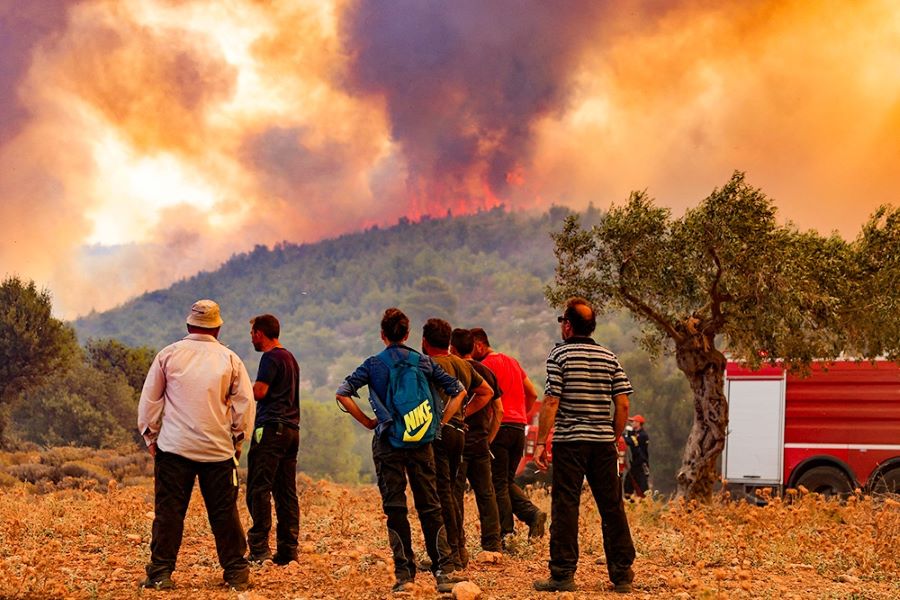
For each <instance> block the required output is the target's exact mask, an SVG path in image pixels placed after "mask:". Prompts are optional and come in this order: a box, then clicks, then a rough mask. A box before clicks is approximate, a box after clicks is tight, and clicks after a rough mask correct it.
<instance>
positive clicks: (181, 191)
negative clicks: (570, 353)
mask: <svg viewBox="0 0 900 600" xmlns="http://www.w3.org/2000/svg"><path fill="white" fill-rule="evenodd" d="M527 4H528V10H525V9H523V6H524V5H523V3H522V2H519V0H498V1H496V2H490V3H486V2H483V1H475V0H459V1H458V2H453V3H446V2H425V1H419V0H405V1H403V2H399V1H394V2H370V1H367V2H358V1H352V2H350V1H341V0H337V1H335V2H332V3H330V4H329V3H325V2H320V1H319V0H306V1H298V0H283V1H266V2H263V1H262V0H234V1H232V2H228V3H223V2H216V1H213V0H206V1H190V0H32V1H31V2H28V3H20V2H15V0H0V233H2V235H0V276H5V275H12V274H18V275H20V276H23V277H27V278H33V279H35V280H36V281H38V282H39V283H40V284H41V285H46V286H47V287H49V289H50V290H51V291H52V293H53V296H54V304H55V308H56V311H57V313H58V314H60V315H61V316H64V317H73V316H75V315H78V314H83V313H84V312H86V311H89V310H91V309H97V310H102V309H106V308H110V307H112V306H114V305H116V304H118V303H120V302H122V301H124V300H126V299H127V298H129V297H131V296H133V295H135V294H138V293H142V292H144V291H146V290H150V289H155V288H158V287H163V286H166V285H168V284H170V283H172V282H173V281H175V280H177V279H179V278H181V277H185V276H189V275H191V274H193V273H194V272H196V271H198V270H201V269H212V268H215V267H216V266H217V265H218V264H220V263H221V262H222V261H223V260H225V259H227V258H228V256H230V255H231V254H233V253H235V252H240V251H243V250H246V249H248V248H250V247H252V246H253V245H255V244H258V243H262V244H269V245H271V244H273V243H275V242H278V241H280V240H285V239H286V240H289V241H296V242H302V241H314V240H317V239H321V238H322V237H326V236H331V235H335V234H339V233H343V232H347V231H353V230H357V229H359V228H361V227H364V226H368V225H371V224H374V223H380V224H391V223H394V222H396V220H397V218H399V217H400V216H403V215H410V216H413V217H416V216H419V215H422V214H435V215H442V214H444V213H445V212H446V211H447V209H448V208H451V209H453V210H454V212H463V211H472V210H477V209H479V208H483V207H489V206H493V205H495V204H497V203H503V204H506V205H507V206H508V207H511V208H516V209H519V208H521V209H533V208H543V207H547V206H549V205H551V204H564V205H568V206H571V207H574V208H581V207H584V206H586V205H587V203H588V202H593V203H594V204H595V205H597V206H599V207H607V206H609V205H610V204H611V203H616V202H617V203H621V202H623V201H624V200H625V199H626V198H627V195H628V192H629V191H630V190H633V189H647V190H649V192H650V193H651V195H653V196H655V197H656V198H657V200H658V202H660V203H661V204H664V205H667V206H671V207H672V208H673V209H674V210H675V211H676V214H677V213H678V212H680V211H681V210H683V209H684V208H685V207H687V206H691V205H693V204H696V203H697V202H698V201H699V200H700V199H702V198H703V197H705V196H706V195H707V194H708V193H709V192H710V191H711V190H712V189H713V187H715V186H718V185H721V184H723V183H724V182H725V181H727V179H728V178H729V176H730V174H731V172H732V171H733V170H735V169H739V170H743V171H746V172H747V175H748V179H749V181H750V182H751V183H752V184H754V185H757V186H759V187H761V188H763V190H764V191H765V192H766V193H767V194H768V195H769V196H771V197H772V198H774V199H775V201H776V203H777V205H778V206H779V208H780V214H781V216H782V218H783V219H784V220H792V221H794V222H795V223H796V224H797V225H798V226H800V227H801V228H816V229H819V230H820V231H823V232H828V231H831V230H834V229H836V230H838V231H840V232H841V233H842V234H843V235H845V236H846V237H848V238H852V237H853V236H855V234H856V231H857V230H858V229H859V226H860V225H861V223H862V222H863V221H864V220H865V218H866V217H867V216H868V215H869V214H870V213H871V212H872V211H873V210H874V209H875V208H876V207H877V206H878V205H880V204H884V203H891V204H894V205H897V204H900V198H898V192H897V190H898V185H897V184H898V181H900V175H898V174H900V58H898V57H900V4H897V3H896V2H894V1H893V0H870V1H859V2H853V3H847V2H822V1H819V0H803V1H800V0H796V1H791V0H783V1H778V2H750V1H734V2H719V1H712V0H695V1H683V2H658V1H654V0H630V1H625V2H612V1H609V2H600V1H595V0H584V1H574V0H573V1H570V2H564V3H538V2H536V3H527Z"/></svg>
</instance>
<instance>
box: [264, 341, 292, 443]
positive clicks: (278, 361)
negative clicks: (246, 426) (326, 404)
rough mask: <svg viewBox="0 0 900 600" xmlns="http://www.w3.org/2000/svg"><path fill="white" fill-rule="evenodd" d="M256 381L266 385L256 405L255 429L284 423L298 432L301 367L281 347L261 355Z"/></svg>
mask: <svg viewBox="0 0 900 600" xmlns="http://www.w3.org/2000/svg"><path fill="white" fill-rule="evenodd" d="M256 380H257V381H259V382H262V383H267V384H269V389H268V391H267V392H266V395H265V396H264V397H263V398H261V399H260V400H258V401H257V403H256V427H262V426H263V425H268V424H274V423H283V424H284V425H288V426H290V427H294V428H299V427H300V366H299V365H298V364H297V361H296V360H295V359H294V355H293V354H291V353H290V352H289V351H288V350H286V349H285V348H282V347H280V346H279V347H276V348H272V349H271V350H269V351H268V352H265V353H263V355H262V358H260V360H259V371H258V372H257V375H256Z"/></svg>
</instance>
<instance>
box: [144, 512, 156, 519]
mask: <svg viewBox="0 0 900 600" xmlns="http://www.w3.org/2000/svg"><path fill="white" fill-rule="evenodd" d="M144 516H145V517H147V518H148V519H150V520H151V521H152V520H153V519H155V518H156V513H155V512H153V511H152V510H151V511H148V512H146V513H144Z"/></svg>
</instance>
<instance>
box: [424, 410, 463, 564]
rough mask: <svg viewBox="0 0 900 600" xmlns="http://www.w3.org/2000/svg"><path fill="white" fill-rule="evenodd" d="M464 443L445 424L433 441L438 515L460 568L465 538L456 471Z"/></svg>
mask: <svg viewBox="0 0 900 600" xmlns="http://www.w3.org/2000/svg"><path fill="white" fill-rule="evenodd" d="M465 443H466V437H465V434H464V433H463V432H462V431H460V430H459V429H456V428H454V427H451V426H450V425H444V426H443V427H442V428H441V439H439V440H435V441H434V463H435V468H436V471H437V493H438V499H439V500H440V501H441V515H442V516H443V518H444V526H445V527H446V529H447V543H448V544H449V545H450V556H451V558H452V564H453V567H454V568H451V569H450V570H451V571H452V570H454V569H455V568H462V564H463V563H464V562H465V560H463V553H462V548H463V546H462V543H461V542H460V537H462V539H463V540H464V539H465V534H464V533H463V532H462V527H463V520H462V507H461V506H460V505H459V504H458V503H457V493H456V476H457V474H458V472H459V463H460V462H462V453H463V447H464V446H465ZM437 568H438V567H437V563H434V562H432V563H431V569H432V570H436V569H437Z"/></svg>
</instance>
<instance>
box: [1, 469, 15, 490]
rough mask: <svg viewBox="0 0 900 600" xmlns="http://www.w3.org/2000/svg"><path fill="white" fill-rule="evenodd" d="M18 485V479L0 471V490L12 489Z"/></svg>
mask: <svg viewBox="0 0 900 600" xmlns="http://www.w3.org/2000/svg"><path fill="white" fill-rule="evenodd" d="M17 483H19V478H18V477H14V476H13V475H10V474H9V473H4V472H3V471H0V488H8V487H12V486H14V485H16V484H17Z"/></svg>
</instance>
